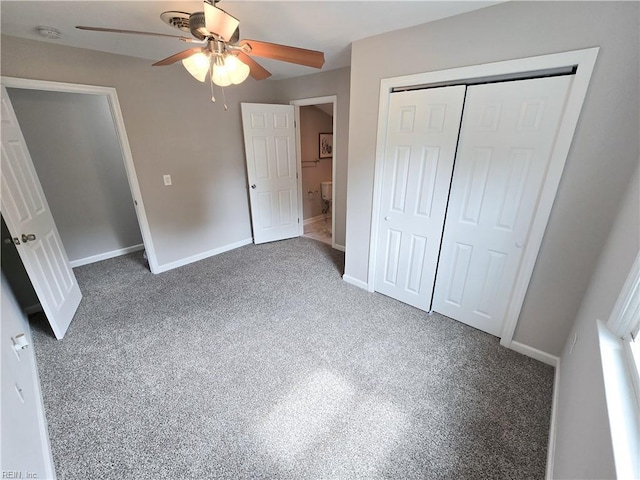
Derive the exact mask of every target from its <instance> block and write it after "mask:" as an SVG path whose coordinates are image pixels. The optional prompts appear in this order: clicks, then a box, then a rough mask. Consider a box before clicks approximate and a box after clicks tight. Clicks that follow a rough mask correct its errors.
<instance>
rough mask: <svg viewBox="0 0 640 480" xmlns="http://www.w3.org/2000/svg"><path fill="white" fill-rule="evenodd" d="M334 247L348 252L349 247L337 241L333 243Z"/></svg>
mask: <svg viewBox="0 0 640 480" xmlns="http://www.w3.org/2000/svg"><path fill="white" fill-rule="evenodd" d="M333 248H335V249H336V250H340V251H341V252H346V251H347V248H346V247H345V246H344V245H338V244H337V243H334V244H333Z"/></svg>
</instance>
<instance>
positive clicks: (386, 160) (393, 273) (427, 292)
mask: <svg viewBox="0 0 640 480" xmlns="http://www.w3.org/2000/svg"><path fill="white" fill-rule="evenodd" d="M598 50H599V49H598V48H589V49H584V50H576V51H571V52H564V53H557V54H550V55H542V56H538V57H530V58H523V59H517V60H507V61H502V62H495V63H489V64H483V65H473V66H468V67H459V68H453V69H449V70H441V71H434V72H426V73H421V74H413V75H405V76H402V77H395V78H388V79H383V80H382V81H381V88H380V97H379V109H378V134H377V145H376V158H375V168H374V185H373V187H374V188H373V192H374V193H373V202H372V217H371V235H370V249H369V262H368V263H369V273H368V278H367V288H368V290H369V291H379V292H381V293H385V292H383V291H381V290H382V289H381V288H380V286H381V285H385V284H386V285H391V286H394V285H401V290H402V291H403V295H404V294H406V296H407V298H410V299H413V300H415V301H417V302H418V303H419V305H414V306H417V308H420V309H422V310H424V311H425V312H428V311H430V310H431V309H432V310H434V311H437V312H439V313H442V314H444V315H447V316H449V317H451V318H454V319H456V320H459V321H462V322H463V323H468V324H470V325H472V326H474V325H473V323H469V322H467V321H465V320H464V319H461V318H457V317H456V315H455V314H452V313H450V312H447V311H443V307H442V305H444V304H447V305H449V306H451V307H452V308H453V309H454V310H455V309H456V308H458V307H459V306H461V305H463V304H465V302H466V301H467V298H465V297H467V293H465V291H468V286H469V285H468V284H467V283H468V282H467V280H466V279H468V278H470V277H469V276H468V275H467V274H466V273H465V272H467V271H468V272H471V270H469V269H471V266H472V264H475V267H474V268H476V270H475V272H476V273H474V274H473V277H474V279H475V280H474V285H473V290H474V292H475V293H474V295H476V297H477V298H478V299H479V300H478V301H476V302H475V304H473V305H470V306H467V307H465V309H466V310H467V312H470V313H471V314H473V315H475V316H476V317H483V316H486V317H490V316H492V315H494V314H493V313H492V310H491V308H492V302H493V300H492V299H496V298H499V297H500V296H503V297H505V299H504V301H502V305H501V307H500V309H499V312H498V311H496V315H494V316H496V317H499V319H498V321H497V322H496V323H494V325H493V327H492V328H491V331H489V333H491V334H493V335H496V336H498V337H499V338H501V344H502V345H503V346H506V347H510V348H514V349H518V348H519V347H518V345H512V339H513V334H514V332H515V328H516V325H517V320H518V316H519V314H520V310H521V308H522V304H523V302H524V298H525V295H526V292H527V288H528V284H529V280H530V278H531V274H532V273H533V268H534V266H535V262H536V259H537V255H538V252H539V250H540V246H541V244H542V238H543V235H544V231H545V227H546V224H547V221H548V218H549V215H550V213H551V208H552V205H553V200H554V198H555V195H556V192H557V189H558V186H559V183H560V178H561V175H562V170H563V168H564V164H565V162H566V158H567V155H568V153H569V149H570V145H571V141H572V138H573V134H574V132H575V128H576V125H577V121H578V118H579V114H580V110H581V108H582V104H583V102H584V98H585V96H586V91H587V88H588V85H589V81H590V79H591V74H592V72H593V69H594V66H595V60H596V58H597V54H598ZM545 82H547V83H548V82H551V83H549V84H548V85H547V83H545ZM533 84H537V85H538V86H537V87H531V88H530V89H529V90H527V89H525V90H526V91H525V92H524V93H522V92H520V93H518V92H517V90H518V88H520V87H521V86H523V85H533ZM551 87H553V89H552V88H551ZM527 88H529V87H527ZM456 89H460V90H456ZM420 91H423V92H425V95H427V96H430V97H429V100H428V101H427V102H426V103H425V101H423V100H421V99H420V98H419V97H420V95H418V96H417V97H415V99H414V98H411V96H412V95H417V94H419V92H420ZM472 91H473V95H472V96H470V93H469V92H472ZM552 91H555V93H552V95H551V96H552V97H554V98H553V101H552V102H551V100H548V95H547V93H549V92H552ZM426 92H434V93H433V94H431V93H429V94H427V93H426ZM438 95H441V97H438ZM403 96H407V97H404V99H403ZM425 98H426V97H425ZM509 99H511V100H509ZM509 102H510V103H509ZM463 104H464V105H463ZM470 104H473V109H470V108H469V105H470ZM463 108H464V115H463V112H462V110H463ZM394 109H395V110H394ZM551 111H553V112H555V113H554V119H553V120H552V121H550V122H547V120H546V116H547V114H548V112H551ZM447 112H448V113H447ZM451 112H458V113H456V114H455V115H451ZM456 115H457V116H459V118H458V119H457V125H458V127H457V129H456V127H455V124H456V118H453V117H456ZM448 116H452V118H451V119H448V118H447V117H448ZM505 116H507V117H509V120H508V122H509V126H508V127H505V128H503V127H504V126H501V127H499V125H500V124H501V122H502V120H501V118H503V117H505ZM449 123H450V124H451V125H449ZM550 123H553V124H554V127H553V130H554V131H553V132H546V133H544V135H542V134H541V136H540V138H539V139H536V140H535V141H536V142H538V143H536V144H535V145H529V144H528V143H527V141H524V140H522V141H521V140H518V141H517V142H512V140H513V139H514V138H515V137H518V135H520V133H526V134H529V133H531V132H534V131H538V130H542V129H544V128H546V127H545V125H548V124H550ZM414 124H415V125H420V128H422V129H423V130H430V133H432V134H434V135H441V136H442V135H444V133H445V132H447V133H446V135H444V136H443V137H442V138H440V139H438V138H436V139H435V140H434V139H431V140H428V141H424V140H423V139H419V135H418V136H416V138H418V140H416V142H415V143H414V144H411V142H410V141H408V140H406V139H404V138H402V134H403V132H404V133H407V132H409V131H413V130H415V129H414ZM468 125H469V126H470V125H474V129H471V128H467V126H468ZM494 130H495V132H498V131H502V132H503V133H501V134H500V135H501V136H500V135H498V136H497V137H496V135H495V134H494V133H495V132H493V131H494ZM508 131H511V132H516V133H517V134H513V135H512V134H510V133H505V132H508ZM390 132H391V133H390ZM465 132H466V133H465ZM492 132H493V133H492ZM518 132H519V133H518ZM396 134H398V135H396ZM389 135H396V137H395V138H391V137H389ZM492 135H493V136H494V137H496V138H494V143H493V145H485V140H486V139H487V138H489V137H491V136H492ZM444 137H446V138H444ZM542 137H544V138H545V139H546V140H543V139H542ZM523 138H524V137H523ZM420 142H422V143H420ZM518 142H519V143H518ZM390 146H391V147H392V148H390ZM461 150H465V152H464V153H461ZM417 151H419V154H416V152H417ZM498 151H501V153H500V155H496V152H498ZM452 152H453V153H452ZM539 152H541V153H539ZM444 154H446V155H448V156H449V158H448V159H447V160H446V162H445V163H446V168H445V166H443V163H442V162H441V160H442V158H443V155H444ZM463 155H464V156H465V157H466V159H465V160H464V162H462V161H461V160H462V156H463ZM498 156H500V160H497V158H498ZM538 156H539V157H540V158H542V157H544V158H545V160H544V162H540V161H538ZM454 159H455V172H454V166H453V165H454V163H453V162H454ZM498 164H499V165H502V166H501V167H500V170H499V172H498V173H496V170H495V168H496V165H498ZM462 167H464V168H462ZM442 169H444V170H447V169H450V172H449V173H450V175H441V173H440V171H441V170H442ZM534 170H535V172H534ZM454 175H455V176H454ZM440 176H442V178H440ZM456 178H457V180H456ZM487 182H488V183H487ZM536 182H537V186H534V185H533V184H534V183H536ZM487 185H489V186H487ZM436 190H444V191H438V192H436ZM525 191H528V192H529V193H526V194H523V192H525ZM424 192H431V193H432V192H436V193H434V196H432V195H431V193H429V194H425V193H424ZM536 192H537V193H536ZM407 194H408V195H409V196H413V199H412V200H411V202H413V203H410V202H409V201H407V199H408V198H409V197H407V196H406V195H407ZM521 195H524V196H521ZM489 197H491V199H490V200H487V199H489ZM436 198H438V199H439V200H436ZM432 201H433V202H432ZM437 202H439V204H438V205H436V203H437ZM436 206H437V209H439V210H438V212H436ZM452 209H453V210H454V211H455V213H454V214H453V215H452V214H451V212H452ZM524 210H526V219H525V220H523V221H520V220H519V219H518V217H519V215H520V213H521V212H522V211H524ZM434 212H435V213H437V214H438V215H433V218H432V214H433V213H434ZM487 212H489V213H488V215H487ZM405 213H408V215H404V214H405ZM445 213H446V218H447V220H446V222H447V226H445ZM403 215H404V218H403ZM436 216H437V217H438V218H437V219H436ZM487 216H488V217H492V218H493V220H492V221H493V222H494V223H493V224H492V225H493V226H495V227H496V228H493V227H490V228H489V229H488V231H487V232H485V233H486V234H487V235H493V234H494V233H495V232H499V233H500V232H502V233H506V234H507V236H506V237H505V240H504V242H506V243H504V245H505V246H504V248H503V247H502V246H495V245H498V244H495V243H494V244H492V245H494V246H491V245H489V246H488V247H487V246H484V245H483V246H480V245H476V244H475V243H474V242H473V241H465V240H464V238H463V237H464V235H467V237H468V239H471V240H473V239H474V238H476V237H477V238H480V236H478V235H476V236H475V237H474V235H473V234H471V236H469V232H468V231H466V229H467V228H468V227H471V228H476V227H477V226H478V225H481V224H482V221H481V218H485V219H486V218H487ZM411 217H413V218H418V217H419V219H420V221H413V220H412V219H411ZM434 219H435V220H434ZM432 220H433V221H432ZM425 222H427V223H428V222H431V223H433V228H432V230H431V231H424V232H421V231H418V230H416V231H414V230H412V229H413V228H414V227H415V228H425ZM416 225H417V227H416ZM492 229H493V230H492ZM494 230H495V231H494ZM483 235H484V233H483ZM447 236H448V237H449V238H448V239H447ZM467 237H465V238H467ZM438 240H440V242H438ZM492 241H493V242H495V241H496V240H495V238H494V240H492ZM447 242H448V243H447ZM438 243H439V245H438V246H437V248H434V247H433V244H438ZM445 243H447V245H448V247H447V249H445V248H444V245H445ZM441 246H443V247H442V249H441ZM429 248H432V249H433V251H429ZM479 249H480V250H483V251H484V253H483V260H481V261H480V260H477V259H478V258H479V257H477V255H476V252H478V251H479ZM513 252H515V258H517V260H516V261H514V262H511V261H510V260H509V261H507V259H508V257H509V256H510V255H512V254H513ZM403 255H404V256H405V257H406V258H411V259H416V261H415V262H414V263H412V262H413V260H410V261H406V262H405V264H404V265H403V264H402V262H401V261H400V259H401V257H402V256H403ZM427 260H428V261H427ZM425 262H426V263H425ZM428 262H431V263H430V264H429V265H427V263H428ZM436 265H437V272H436V273H437V275H438V277H440V276H441V274H442V273H443V272H445V273H446V276H447V278H446V279H445V280H442V279H440V280H438V281H437V282H436V281H435V279H434V280H433V282H434V283H433V284H429V282H426V283H423V282H424V278H423V277H421V276H422V275H423V271H424V269H423V268H422V267H423V266H428V268H429V269H430V271H431V272H433V271H435V270H434V269H435V268H436ZM506 270H509V271H510V273H509V275H508V278H507V277H504V276H503V272H505V271H506ZM469 275H471V273H469ZM442 278H445V275H444V274H443V275H442ZM476 280H477V281H476ZM425 285H426V288H425ZM383 288H384V287H383ZM394 288H395V287H394ZM421 289H423V290H424V295H422V290H421ZM438 290H440V294H438ZM438 295H439V296H438ZM392 296H393V295H392ZM425 297H426V298H425ZM394 298H397V299H398V300H400V301H403V302H405V303H409V304H413V303H411V302H410V301H407V300H406V299H403V298H399V297H394ZM432 299H433V303H432ZM483 299H484V300H483ZM487 299H489V300H488V301H487ZM467 303H468V302H467ZM456 304H457V305H456ZM476 328H480V327H476ZM481 329H482V328H481ZM485 331H488V330H485ZM520 350H521V349H520ZM520 350H519V351H520ZM522 353H527V354H531V356H534V357H535V355H534V354H535V352H522ZM536 358H537V357H536ZM540 359H541V360H542V361H546V360H547V359H545V358H540Z"/></svg>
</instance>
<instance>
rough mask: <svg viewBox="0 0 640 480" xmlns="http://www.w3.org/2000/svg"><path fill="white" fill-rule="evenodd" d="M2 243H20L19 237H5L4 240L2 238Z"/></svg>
mask: <svg viewBox="0 0 640 480" xmlns="http://www.w3.org/2000/svg"><path fill="white" fill-rule="evenodd" d="M2 243H4V244H5V245H11V244H12V243H14V244H16V245H20V239H19V238H18V237H13V238H5V239H4V240H2Z"/></svg>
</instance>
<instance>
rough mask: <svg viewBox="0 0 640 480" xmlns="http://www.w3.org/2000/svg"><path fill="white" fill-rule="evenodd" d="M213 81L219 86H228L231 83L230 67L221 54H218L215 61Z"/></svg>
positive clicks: (212, 73) (212, 72) (212, 74)
mask: <svg viewBox="0 0 640 480" xmlns="http://www.w3.org/2000/svg"><path fill="white" fill-rule="evenodd" d="M211 81H212V82H213V83H215V84H216V85H218V86H219V87H228V86H229V85H231V78H230V77H229V69H228V68H227V65H226V63H225V59H224V57H222V56H221V55H220V56H216V58H215V60H214V62H213V69H212V71H211Z"/></svg>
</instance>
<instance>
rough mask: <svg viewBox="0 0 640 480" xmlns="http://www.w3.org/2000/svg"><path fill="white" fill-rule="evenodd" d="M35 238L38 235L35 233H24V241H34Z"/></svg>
mask: <svg viewBox="0 0 640 480" xmlns="http://www.w3.org/2000/svg"><path fill="white" fill-rule="evenodd" d="M35 239H36V236H35V234H33V233H29V234H27V235H25V234H24V233H23V234H22V243H27V242H33V241H34V240H35Z"/></svg>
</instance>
